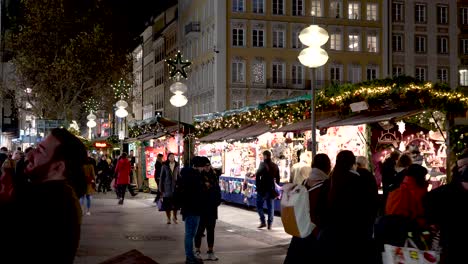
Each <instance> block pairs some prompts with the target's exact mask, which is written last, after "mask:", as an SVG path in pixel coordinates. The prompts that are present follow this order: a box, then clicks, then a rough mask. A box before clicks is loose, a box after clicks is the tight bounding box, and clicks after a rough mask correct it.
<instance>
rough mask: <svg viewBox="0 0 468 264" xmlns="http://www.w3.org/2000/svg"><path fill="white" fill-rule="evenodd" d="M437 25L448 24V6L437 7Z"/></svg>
mask: <svg viewBox="0 0 468 264" xmlns="http://www.w3.org/2000/svg"><path fill="white" fill-rule="evenodd" d="M437 23H439V24H448V6H446V5H438V6H437Z"/></svg>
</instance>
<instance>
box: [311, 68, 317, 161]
mask: <svg viewBox="0 0 468 264" xmlns="http://www.w3.org/2000/svg"><path fill="white" fill-rule="evenodd" d="M311 69H312V76H311V78H310V79H311V82H310V83H311V84H310V86H311V90H312V91H311V98H310V101H311V102H310V121H311V123H312V124H311V125H312V127H311V128H312V136H311V141H312V158H314V157H315V155H316V154H317V141H316V138H317V135H316V127H317V125H316V123H317V120H316V116H315V97H316V90H315V88H316V87H315V85H314V80H315V68H311Z"/></svg>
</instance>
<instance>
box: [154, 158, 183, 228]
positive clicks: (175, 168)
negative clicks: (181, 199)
mask: <svg viewBox="0 0 468 264" xmlns="http://www.w3.org/2000/svg"><path fill="white" fill-rule="evenodd" d="M179 178H180V168H179V163H177V162H176V161H175V156H174V154H173V153H169V154H168V155H167V161H166V163H165V164H164V165H163V166H162V171H161V179H160V182H159V190H160V191H161V196H162V199H163V200H162V207H163V208H164V210H165V211H166V217H167V224H171V212H172V221H173V222H174V224H177V210H178V208H177V206H176V204H175V200H174V194H175V189H176V185H177V183H178V181H179Z"/></svg>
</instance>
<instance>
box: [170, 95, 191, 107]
mask: <svg viewBox="0 0 468 264" xmlns="http://www.w3.org/2000/svg"><path fill="white" fill-rule="evenodd" d="M169 101H170V102H171V105H173V106H175V107H182V106H184V105H186V104H187V102H188V99H187V97H185V95H183V94H176V95H173V96H172V97H171V99H170V100H169Z"/></svg>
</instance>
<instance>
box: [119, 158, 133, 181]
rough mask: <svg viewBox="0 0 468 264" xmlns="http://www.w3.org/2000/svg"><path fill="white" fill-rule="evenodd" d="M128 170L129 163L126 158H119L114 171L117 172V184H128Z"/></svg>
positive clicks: (129, 167)
mask: <svg viewBox="0 0 468 264" xmlns="http://www.w3.org/2000/svg"><path fill="white" fill-rule="evenodd" d="M130 170H131V165H130V161H129V160H128V159H126V158H125V159H120V160H119V162H117V166H116V167H115V173H116V174H117V179H116V183H117V184H130Z"/></svg>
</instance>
